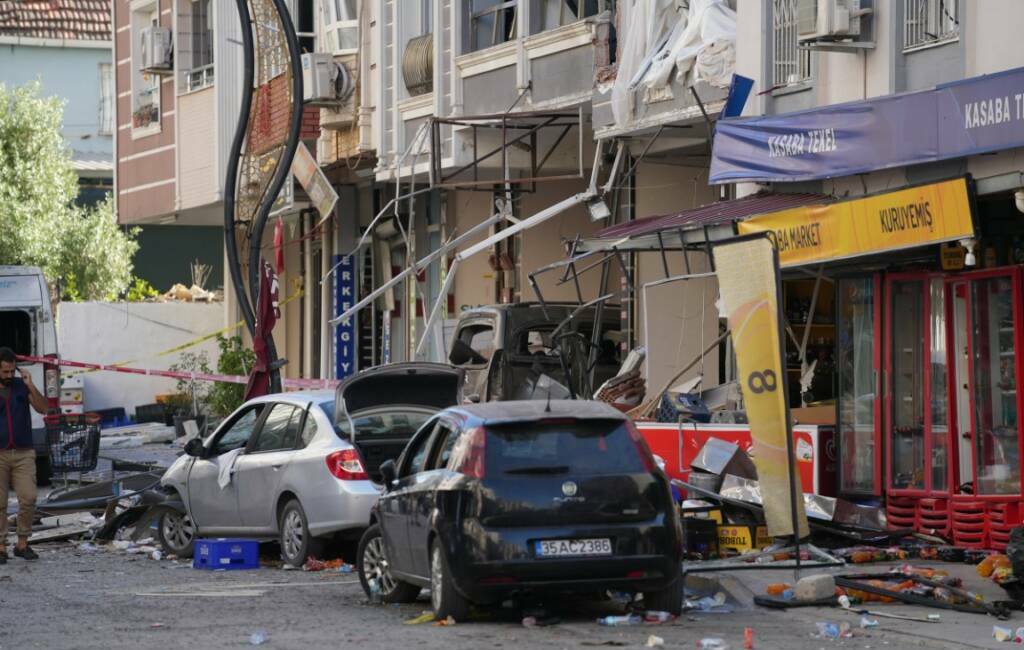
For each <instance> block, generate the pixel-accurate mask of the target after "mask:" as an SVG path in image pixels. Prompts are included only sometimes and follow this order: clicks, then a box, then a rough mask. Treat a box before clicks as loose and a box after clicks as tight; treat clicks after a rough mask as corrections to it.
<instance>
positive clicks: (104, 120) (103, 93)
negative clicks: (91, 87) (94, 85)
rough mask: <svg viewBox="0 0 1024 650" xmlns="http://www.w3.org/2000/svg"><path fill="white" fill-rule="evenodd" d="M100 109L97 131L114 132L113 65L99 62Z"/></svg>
mask: <svg viewBox="0 0 1024 650" xmlns="http://www.w3.org/2000/svg"><path fill="white" fill-rule="evenodd" d="M99 77H100V78H99V83H100V110H99V119H98V120H97V124H98V125H99V126H98V128H97V133H99V134H100V135H113V134H114V66H113V65H112V64H110V63H101V64H100V66H99Z"/></svg>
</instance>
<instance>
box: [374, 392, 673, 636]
mask: <svg viewBox="0 0 1024 650" xmlns="http://www.w3.org/2000/svg"><path fill="white" fill-rule="evenodd" d="M381 471H382V473H383V474H384V480H385V493H384V494H383V495H382V496H381V498H380V501H379V502H378V503H377V505H376V506H375V507H374V511H373V514H372V515H371V524H372V525H371V527H370V528H369V530H367V532H366V534H365V535H364V536H363V538H362V540H361V542H360V545H359V553H358V560H357V563H358V569H359V579H360V581H361V582H362V585H363V588H364V589H365V590H366V592H367V594H368V595H371V597H373V596H374V595H376V594H379V595H380V597H381V598H382V599H383V600H384V601H385V602H409V601H412V600H413V599H415V598H416V596H417V595H418V594H419V592H420V589H421V588H423V587H429V588H430V595H431V602H432V604H433V606H434V612H435V614H436V615H437V616H438V617H439V618H444V617H447V616H452V617H453V618H455V619H456V620H460V619H464V618H465V617H466V614H467V612H468V608H469V604H470V602H473V603H479V604H490V603H496V602H500V601H502V600H504V599H506V598H508V597H509V596H511V595H516V594H517V593H530V594H538V593H545V592H556V593H557V592H588V593H602V592H604V591H605V590H607V589H613V590H617V591H627V592H642V593H643V594H644V601H645V603H646V606H647V608H648V609H651V610H663V611H669V612H672V613H674V614H678V613H679V611H680V608H681V607H682V597H683V592H682V589H683V586H682V580H681V571H682V565H681V561H682V554H681V549H682V530H681V526H680V522H679V517H678V514H677V513H676V510H675V509H674V508H673V504H672V495H671V493H670V488H669V482H668V479H667V478H666V477H665V475H664V473H662V472H661V470H659V469H658V468H657V466H656V465H655V462H654V459H653V457H652V455H651V452H650V450H649V449H648V448H647V445H646V444H645V443H644V440H643V438H641V437H640V435H639V433H638V432H637V430H636V429H635V428H634V426H633V424H632V423H631V422H630V421H629V420H627V419H626V418H625V417H623V415H622V414H621V413H619V412H618V411H616V410H615V409H613V408H611V407H609V406H607V405H606V404H602V403H598V402H588V401H552V402H550V403H547V402H545V401H527V402H492V403H488V404H475V405H469V406H462V407H453V408H449V409H447V410H445V411H442V412H441V413H439V414H438V415H437V416H435V417H434V418H432V419H431V420H429V421H428V422H427V423H426V424H424V426H423V427H422V428H421V429H420V430H419V431H418V432H417V433H416V434H415V435H414V436H413V438H412V440H410V442H409V445H408V446H407V447H406V448H405V451H404V452H403V453H402V456H401V458H400V459H399V461H398V463H397V465H396V464H394V463H390V462H386V463H385V464H384V465H382V466H381Z"/></svg>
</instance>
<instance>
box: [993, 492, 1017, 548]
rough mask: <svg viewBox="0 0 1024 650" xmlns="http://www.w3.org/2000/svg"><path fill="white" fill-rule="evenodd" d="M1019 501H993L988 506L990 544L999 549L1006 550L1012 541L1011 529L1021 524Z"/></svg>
mask: <svg viewBox="0 0 1024 650" xmlns="http://www.w3.org/2000/svg"><path fill="white" fill-rule="evenodd" d="M1020 514H1021V508H1020V504H1019V503H993V504H992V505H990V506H989V508H988V539H989V545H990V546H991V547H992V548H994V549H995V550H997V551H1005V550H1006V545H1007V544H1008V543H1009V542H1010V531H1011V530H1013V529H1014V528H1016V527H1017V526H1019V525H1020Z"/></svg>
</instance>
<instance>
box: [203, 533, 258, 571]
mask: <svg viewBox="0 0 1024 650" xmlns="http://www.w3.org/2000/svg"><path fill="white" fill-rule="evenodd" d="M192 568H193V569H206V570H208V571H225V570H226V571H234V570H238V569H258V568H260V544H259V542H257V541H256V540H254V539H230V538H224V537H220V538H217V539H197V540H196V544H195V552H194V554H193V556H192Z"/></svg>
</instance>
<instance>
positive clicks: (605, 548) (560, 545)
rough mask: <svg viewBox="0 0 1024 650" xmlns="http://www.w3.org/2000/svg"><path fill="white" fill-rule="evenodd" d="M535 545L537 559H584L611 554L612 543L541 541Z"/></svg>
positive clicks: (606, 539)
mask: <svg viewBox="0 0 1024 650" xmlns="http://www.w3.org/2000/svg"><path fill="white" fill-rule="evenodd" d="M535 543H536V550H537V557H586V556H591V555H611V554H612V541H611V540H610V539H608V538H601V539H542V540H538V541H537V542H535Z"/></svg>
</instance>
